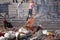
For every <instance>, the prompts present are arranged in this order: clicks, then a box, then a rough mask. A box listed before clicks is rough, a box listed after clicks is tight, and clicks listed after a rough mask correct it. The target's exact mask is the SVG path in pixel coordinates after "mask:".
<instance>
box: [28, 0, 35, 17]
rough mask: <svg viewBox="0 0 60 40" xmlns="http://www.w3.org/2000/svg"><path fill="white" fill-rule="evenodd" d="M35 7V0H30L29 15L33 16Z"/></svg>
mask: <svg viewBox="0 0 60 40" xmlns="http://www.w3.org/2000/svg"><path fill="white" fill-rule="evenodd" d="M33 7H34V1H33V0H29V12H28V17H31V16H32V12H33Z"/></svg>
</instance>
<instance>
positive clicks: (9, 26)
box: [2, 19, 13, 29]
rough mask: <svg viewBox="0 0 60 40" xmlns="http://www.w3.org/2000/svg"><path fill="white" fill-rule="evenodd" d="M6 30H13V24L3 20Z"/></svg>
mask: <svg viewBox="0 0 60 40" xmlns="http://www.w3.org/2000/svg"><path fill="white" fill-rule="evenodd" d="M2 22H3V25H4V28H5V29H6V28H13V26H12V24H11V23H10V22H8V21H7V20H6V19H3V20H2Z"/></svg>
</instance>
